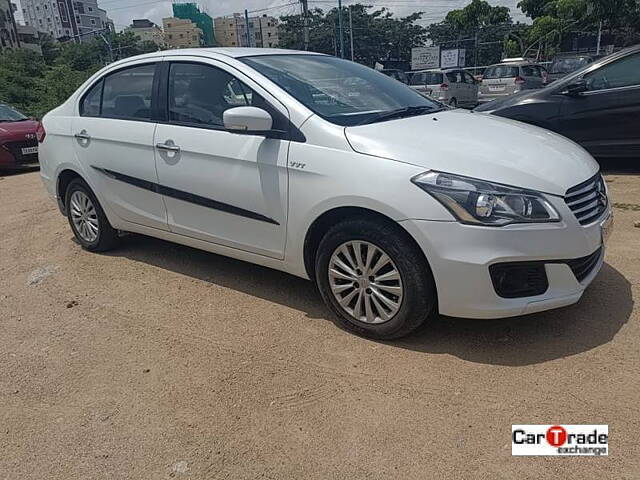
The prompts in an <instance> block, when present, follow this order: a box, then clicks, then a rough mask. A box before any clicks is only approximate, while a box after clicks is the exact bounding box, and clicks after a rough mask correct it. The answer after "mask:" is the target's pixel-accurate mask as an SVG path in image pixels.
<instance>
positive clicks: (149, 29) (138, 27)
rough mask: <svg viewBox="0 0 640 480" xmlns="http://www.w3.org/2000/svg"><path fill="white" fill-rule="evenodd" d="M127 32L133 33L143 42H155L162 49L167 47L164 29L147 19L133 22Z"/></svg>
mask: <svg viewBox="0 0 640 480" xmlns="http://www.w3.org/2000/svg"><path fill="white" fill-rule="evenodd" d="M125 31H129V32H132V33H133V34H134V35H135V36H136V37H138V38H139V39H140V41H141V42H153V43H155V44H156V45H157V46H158V47H160V48H164V47H165V46H166V41H165V38H164V32H163V31H162V29H161V28H160V27H159V26H158V25H156V24H155V23H153V22H152V21H150V20H148V19H146V18H142V19H138V20H133V22H132V23H131V25H129V26H128V27H127V28H126V29H125Z"/></svg>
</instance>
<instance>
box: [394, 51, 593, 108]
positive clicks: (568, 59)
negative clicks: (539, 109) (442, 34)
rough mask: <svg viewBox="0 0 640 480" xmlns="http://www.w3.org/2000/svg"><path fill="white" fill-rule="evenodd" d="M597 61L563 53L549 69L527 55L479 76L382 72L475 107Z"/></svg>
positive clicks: (445, 72)
mask: <svg viewBox="0 0 640 480" xmlns="http://www.w3.org/2000/svg"><path fill="white" fill-rule="evenodd" d="M594 60H595V59H594V57H593V56H590V55H563V56H559V57H557V58H556V59H554V60H553V62H552V63H551V65H550V67H549V69H548V70H547V68H546V67H545V66H543V65H540V64H538V63H536V62H533V61H531V60H528V59H525V58H506V59H504V60H503V61H502V62H500V63H498V64H495V65H490V66H489V67H487V68H486V69H485V70H484V73H483V74H482V75H477V76H473V75H472V74H471V73H470V72H469V71H467V70H465V69H463V68H448V69H440V68H435V69H428V70H416V71H411V72H403V71H402V70H399V69H384V70H381V71H382V73H384V74H385V75H387V76H390V77H392V78H395V79H396V80H398V81H400V82H402V83H405V84H408V85H410V86H411V87H412V88H414V89H415V90H417V91H419V92H420V93H423V94H424V95H427V96H430V97H432V98H434V99H436V100H439V101H441V102H444V103H447V104H448V105H451V106H454V107H456V106H465V107H469V106H471V107H473V106H476V105H478V104H480V103H486V102H490V101H492V100H496V99H499V98H503V97H506V96H509V95H513V94H516V93H519V92H521V91H523V90H535V89H540V88H544V87H545V86H547V85H548V84H550V83H552V82H554V81H556V80H558V79H560V78H562V77H564V76H566V75H568V74H570V73H572V72H574V71H576V70H578V69H580V68H582V67H584V66H585V65H588V64H590V63H593V62H594ZM474 85H477V86H478V88H476V87H474Z"/></svg>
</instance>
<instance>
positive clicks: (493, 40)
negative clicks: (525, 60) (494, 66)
mask: <svg viewBox="0 0 640 480" xmlns="http://www.w3.org/2000/svg"><path fill="white" fill-rule="evenodd" d="M524 28H526V26H524V25H521V24H516V25H514V24H513V23H512V21H511V16H510V15H509V9H508V8H507V7H499V6H496V7H492V6H491V5H490V4H489V3H488V2H486V1H484V0H472V2H471V3H470V4H468V5H467V6H466V7H464V8H461V9H457V10H451V11H450V12H449V13H448V14H447V16H446V17H445V19H444V20H443V21H442V22H440V23H434V24H432V25H429V27H427V30H428V32H429V38H430V39H431V41H432V42H433V43H434V44H435V45H440V46H441V47H442V48H456V47H460V48H465V49H466V50H467V65H470V64H471V65H472V64H475V63H477V65H488V64H491V63H495V62H498V61H500V60H501V59H502V56H503V47H505V45H508V49H509V51H510V52H511V53H512V54H516V55H517V54H519V53H520V52H519V51H518V50H520V42H519V40H516V39H514V38H512V39H510V41H509V35H511V33H512V32H519V31H520V30H522V29H524ZM505 42H507V43H506V44H505Z"/></svg>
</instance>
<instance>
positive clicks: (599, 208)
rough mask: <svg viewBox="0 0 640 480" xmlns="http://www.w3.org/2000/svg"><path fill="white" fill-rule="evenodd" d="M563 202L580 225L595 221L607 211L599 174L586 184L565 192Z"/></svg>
mask: <svg viewBox="0 0 640 480" xmlns="http://www.w3.org/2000/svg"><path fill="white" fill-rule="evenodd" d="M564 201H565V202H566V203H567V206H568V207H569V208H570V209H571V211H572V212H573V214H574V215H575V216H576V219H577V220H578V222H580V225H587V224H588V223H591V222H594V221H595V220H597V219H598V218H599V217H600V215H602V213H603V212H604V211H605V210H606V209H607V201H608V200H607V193H606V188H605V186H604V180H603V178H602V175H600V174H599V173H598V174H597V175H596V176H594V177H591V178H590V179H589V180H587V181H586V182H582V183H580V184H578V185H576V186H575V187H571V188H570V189H569V190H567V193H566V194H565V196H564Z"/></svg>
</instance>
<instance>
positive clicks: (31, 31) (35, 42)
mask: <svg viewBox="0 0 640 480" xmlns="http://www.w3.org/2000/svg"><path fill="white" fill-rule="evenodd" d="M17 32H18V40H19V41H20V48H27V49H29V50H33V51H34V52H37V53H42V47H40V43H39V41H40V34H39V33H38V30H36V29H35V28H34V27H30V26H29V25H20V24H19V23H18V24H17Z"/></svg>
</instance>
